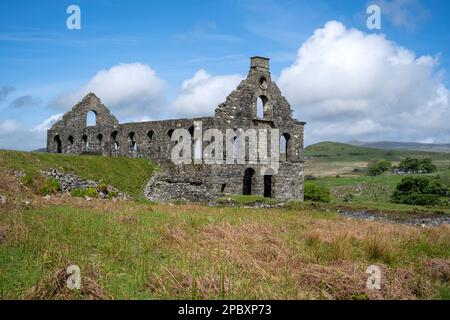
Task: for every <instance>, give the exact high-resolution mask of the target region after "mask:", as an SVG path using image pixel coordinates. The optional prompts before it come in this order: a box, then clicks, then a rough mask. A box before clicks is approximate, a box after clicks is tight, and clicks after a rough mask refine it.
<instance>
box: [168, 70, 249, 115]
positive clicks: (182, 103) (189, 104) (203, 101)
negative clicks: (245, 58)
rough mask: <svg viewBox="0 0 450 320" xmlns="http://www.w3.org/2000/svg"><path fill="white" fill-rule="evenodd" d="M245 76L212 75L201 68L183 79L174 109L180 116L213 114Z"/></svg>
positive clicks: (173, 105)
mask: <svg viewBox="0 0 450 320" xmlns="http://www.w3.org/2000/svg"><path fill="white" fill-rule="evenodd" d="M243 78H244V77H243V76H242V75H239V74H234V75H221V76H212V75H210V74H208V73H207V72H206V71H205V70H203V69H200V70H198V71H197V72H196V73H195V74H194V76H193V77H192V78H190V79H187V80H185V81H183V84H182V86H181V91H180V93H179V95H178V96H177V98H176V99H175V101H174V102H173V104H172V109H173V111H174V113H175V114H177V115H179V116H185V117H194V116H211V115H213V114H214V110H215V108H216V107H217V106H218V105H219V104H220V103H222V102H224V101H225V98H226V97H227V96H228V95H229V94H230V93H231V92H232V91H233V90H234V89H235V88H236V87H237V85H238V84H239V82H240V81H242V79H243Z"/></svg>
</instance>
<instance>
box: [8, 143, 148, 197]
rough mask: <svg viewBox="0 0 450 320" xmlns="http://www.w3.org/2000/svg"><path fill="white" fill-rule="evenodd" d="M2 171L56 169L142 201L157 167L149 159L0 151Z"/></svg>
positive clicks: (35, 171) (34, 171)
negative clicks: (97, 182) (101, 183)
mask: <svg viewBox="0 0 450 320" xmlns="http://www.w3.org/2000/svg"><path fill="white" fill-rule="evenodd" d="M0 169H3V170H7V171H23V172H26V173H28V174H31V175H33V174H35V173H37V172H38V171H39V170H46V169H57V170H59V171H62V172H66V173H74V174H76V175H78V176H80V177H81V178H83V179H91V180H94V181H101V182H103V183H106V184H109V185H112V186H114V187H116V188H117V189H119V190H121V191H123V192H126V193H128V194H130V195H132V196H133V197H135V198H141V197H143V195H142V189H143V186H144V184H145V183H146V182H147V181H148V179H149V178H150V177H151V175H152V173H153V171H154V169H155V165H154V164H153V163H151V162H150V161H148V160H146V159H131V158H124V157H117V158H109V157H98V156H79V155H62V154H50V153H40V152H20V151H6V150H0Z"/></svg>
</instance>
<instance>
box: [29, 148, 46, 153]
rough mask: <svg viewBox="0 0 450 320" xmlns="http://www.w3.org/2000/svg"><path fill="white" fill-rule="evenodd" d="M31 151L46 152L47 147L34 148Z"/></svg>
mask: <svg viewBox="0 0 450 320" xmlns="http://www.w3.org/2000/svg"><path fill="white" fill-rule="evenodd" d="M32 152H47V148H40V149H36V150H33V151H32Z"/></svg>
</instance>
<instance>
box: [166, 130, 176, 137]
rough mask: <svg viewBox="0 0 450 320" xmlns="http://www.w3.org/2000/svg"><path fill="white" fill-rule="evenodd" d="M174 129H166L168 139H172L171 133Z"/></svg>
mask: <svg viewBox="0 0 450 320" xmlns="http://www.w3.org/2000/svg"><path fill="white" fill-rule="evenodd" d="M174 131H175V130H173V129H170V130H169V131H167V135H168V136H169V139H172V134H173V132H174Z"/></svg>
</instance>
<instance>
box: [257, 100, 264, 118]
mask: <svg viewBox="0 0 450 320" xmlns="http://www.w3.org/2000/svg"><path fill="white" fill-rule="evenodd" d="M256 117H257V118H264V103H263V100H262V99H261V97H258V100H257V101H256Z"/></svg>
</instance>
